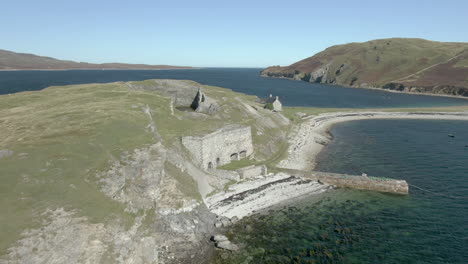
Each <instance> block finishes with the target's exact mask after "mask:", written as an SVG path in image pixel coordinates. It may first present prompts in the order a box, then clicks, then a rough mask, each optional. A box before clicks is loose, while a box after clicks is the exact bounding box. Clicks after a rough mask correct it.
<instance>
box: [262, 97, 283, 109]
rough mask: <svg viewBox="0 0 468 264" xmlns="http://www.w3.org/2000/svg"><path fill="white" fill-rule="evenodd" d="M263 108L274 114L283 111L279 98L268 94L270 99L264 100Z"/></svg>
mask: <svg viewBox="0 0 468 264" xmlns="http://www.w3.org/2000/svg"><path fill="white" fill-rule="evenodd" d="M265 108H267V109H270V110H272V111H275V112H280V111H282V110H283V105H282V104H281V102H280V100H279V97H278V96H274V97H273V95H271V94H270V97H268V98H267V99H266V104H265Z"/></svg>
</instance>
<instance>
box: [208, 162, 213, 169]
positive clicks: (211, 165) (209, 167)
mask: <svg viewBox="0 0 468 264" xmlns="http://www.w3.org/2000/svg"><path fill="white" fill-rule="evenodd" d="M208 169H209V170H211V169H213V163H212V162H211V161H210V162H208Z"/></svg>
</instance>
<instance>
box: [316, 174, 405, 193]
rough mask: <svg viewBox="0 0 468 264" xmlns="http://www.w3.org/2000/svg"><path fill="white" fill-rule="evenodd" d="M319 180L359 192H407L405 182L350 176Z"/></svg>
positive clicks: (335, 176)
mask: <svg viewBox="0 0 468 264" xmlns="http://www.w3.org/2000/svg"><path fill="white" fill-rule="evenodd" d="M319 180H320V181H321V182H323V183H325V184H330V185H335V186H338V187H345V188H353V189H359V190H369V191H378V192H388V193H398V194H408V191H409V187H408V183H407V182H406V181H405V180H395V179H387V178H378V177H367V176H350V175H338V176H337V175H327V176H321V177H319Z"/></svg>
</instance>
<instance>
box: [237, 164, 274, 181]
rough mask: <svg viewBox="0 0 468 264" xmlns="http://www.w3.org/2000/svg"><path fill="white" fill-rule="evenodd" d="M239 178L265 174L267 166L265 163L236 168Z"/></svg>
mask: <svg viewBox="0 0 468 264" xmlns="http://www.w3.org/2000/svg"><path fill="white" fill-rule="evenodd" d="M237 172H238V173H239V176H240V178H241V179H251V178H254V177H257V176H265V175H266V174H267V167H266V166H265V165H259V166H255V165H252V166H248V167H244V168H240V169H238V170H237Z"/></svg>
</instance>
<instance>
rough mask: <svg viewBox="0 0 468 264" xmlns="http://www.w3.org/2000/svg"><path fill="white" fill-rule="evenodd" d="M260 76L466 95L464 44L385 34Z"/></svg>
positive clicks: (467, 65) (466, 50)
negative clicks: (387, 36)
mask: <svg viewBox="0 0 468 264" xmlns="http://www.w3.org/2000/svg"><path fill="white" fill-rule="evenodd" d="M261 74H262V76H268V77H280V78H291V79H297V80H303V81H307V82H315V83H327V84H338V85H346V86H353V87H375V88H383V89H390V90H398V91H405V92H421V93H434V94H448V95H461V96H468V43H455V42H436V41H429V40H424V39H404V38H391V39H379V40H372V41H368V42H364V43H349V44H344V45H337V46H332V47H330V48H327V49H326V50H324V51H322V52H320V53H317V54H316V55H314V56H312V57H309V58H307V59H304V60H301V61H299V62H296V63H294V64H292V65H290V66H286V67H280V66H272V67H268V68H266V69H264V70H263V71H262V72H261Z"/></svg>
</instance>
